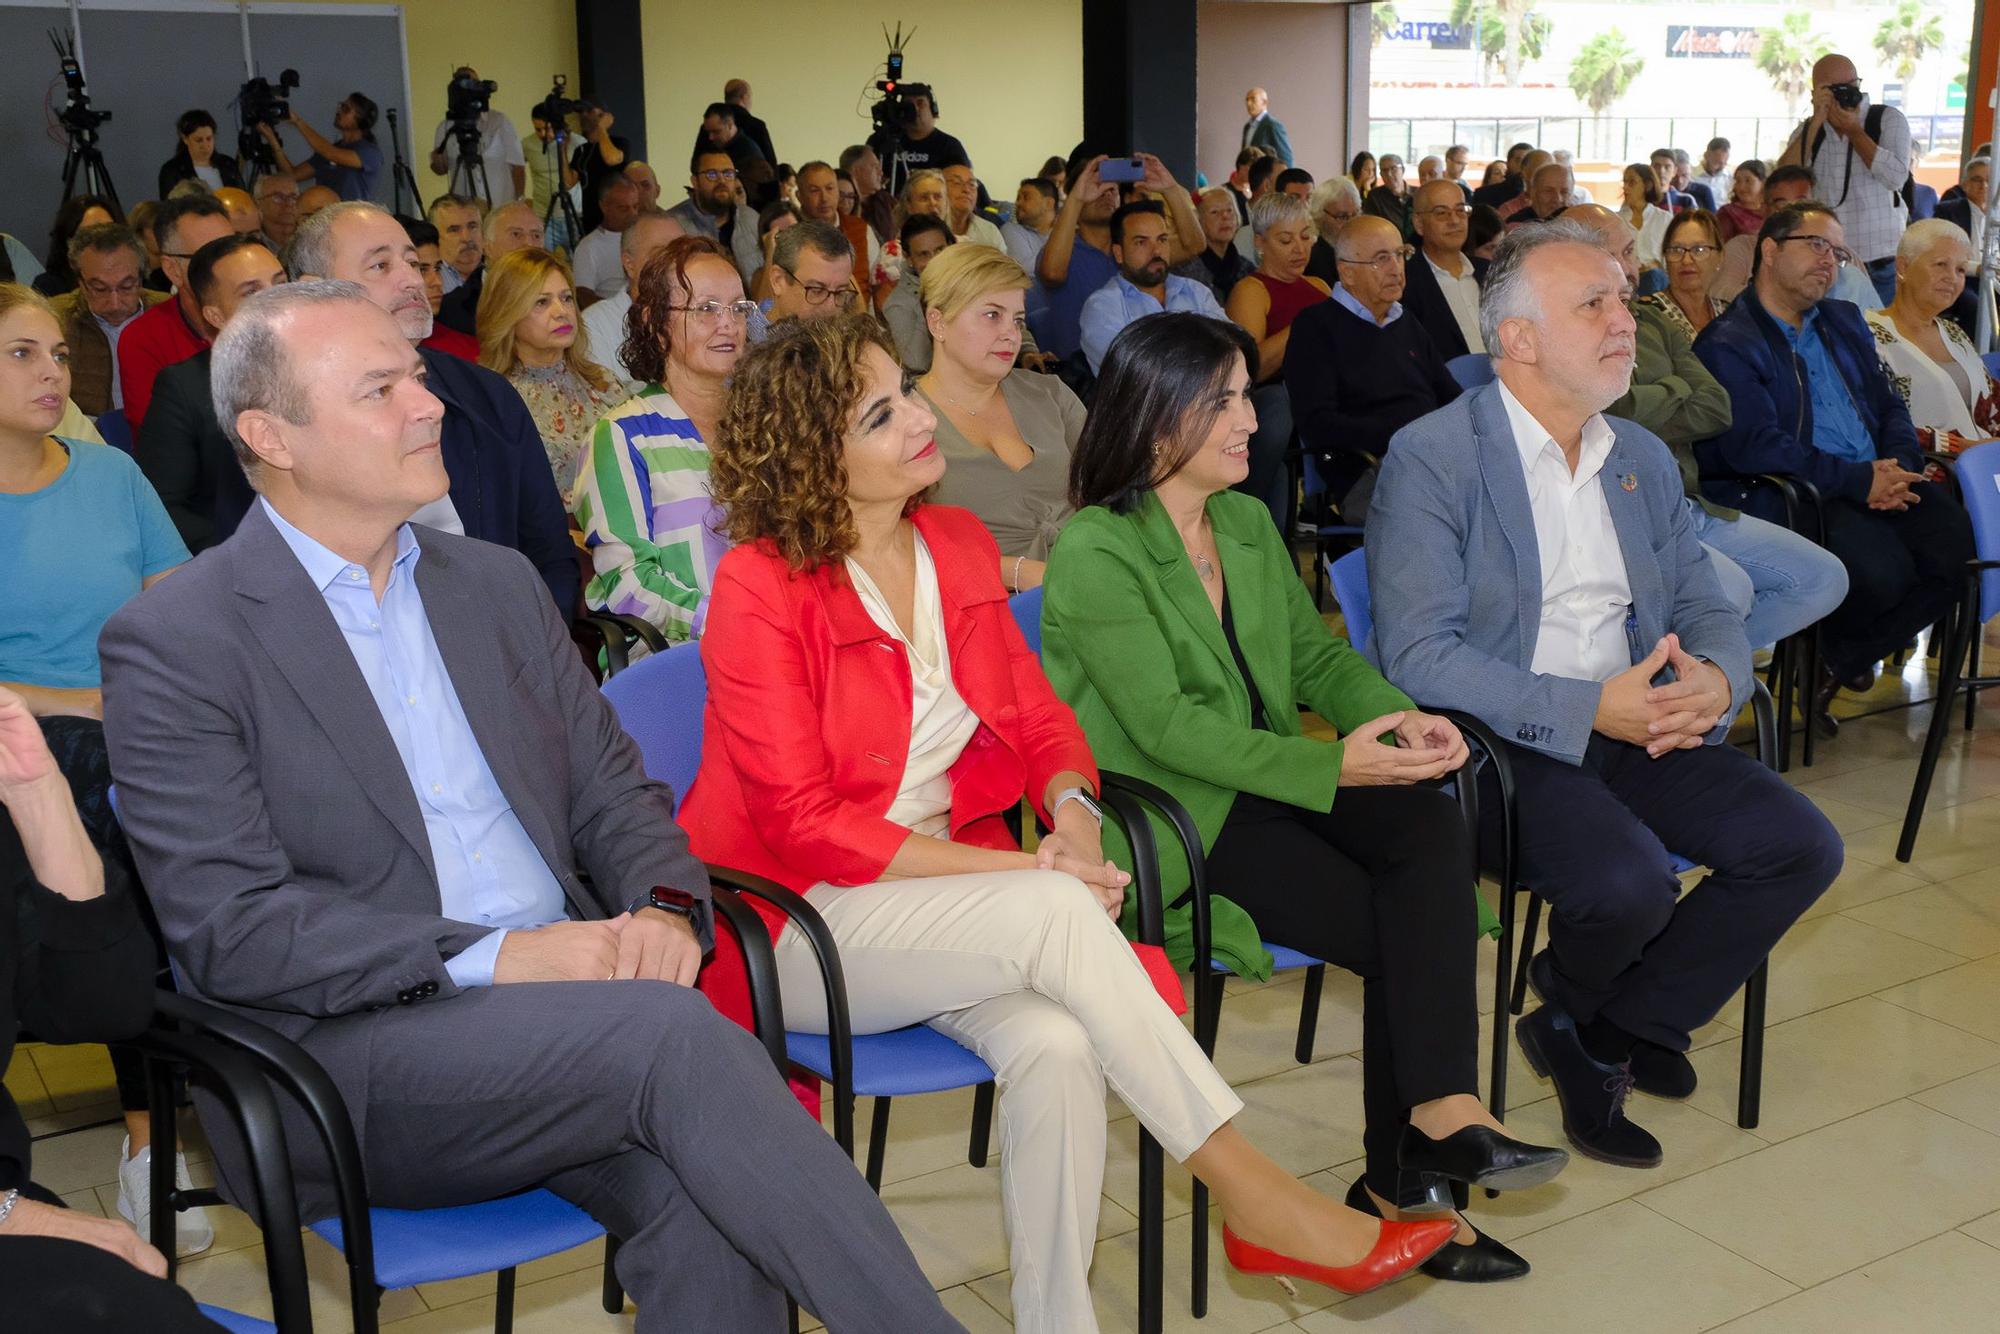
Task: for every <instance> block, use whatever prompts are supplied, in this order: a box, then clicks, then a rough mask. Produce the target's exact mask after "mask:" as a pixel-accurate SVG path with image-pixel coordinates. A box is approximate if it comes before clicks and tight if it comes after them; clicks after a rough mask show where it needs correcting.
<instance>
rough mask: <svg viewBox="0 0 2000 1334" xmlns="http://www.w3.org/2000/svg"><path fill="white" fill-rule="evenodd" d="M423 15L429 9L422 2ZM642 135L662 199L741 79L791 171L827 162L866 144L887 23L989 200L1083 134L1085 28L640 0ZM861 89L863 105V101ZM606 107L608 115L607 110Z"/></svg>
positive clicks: (1045, 4)
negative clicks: (698, 134) (726, 92)
mask: <svg viewBox="0 0 2000 1334" xmlns="http://www.w3.org/2000/svg"><path fill="white" fill-rule="evenodd" d="M418 3H419V4H420V5H428V4H431V3H434V0H418ZM641 13H642V15H643V18H642V24H641V26H642V31H643V36H644V39H645V43H646V47H645V52H646V137H647V142H648V147H649V151H650V152H651V154H652V156H653V158H654V159H655V161H656V163H657V164H658V168H659V174H660V178H661V180H663V181H665V182H667V185H668V188H667V191H666V195H667V197H668V199H673V198H677V197H678V195H677V192H676V191H675V189H674V182H675V181H676V180H677V179H678V173H679V172H680V171H683V170H685V167H686V163H687V158H686V154H687V151H688V148H689V146H690V145H691V144H692V143H693V142H694V136H695V131H696V130H697V129H699V128H700V124H701V110H702V108H703V107H705V106H707V105H708V104H709V103H710V102H713V101H718V100H720V98H721V97H722V85H723V82H724V81H725V80H727V79H729V78H731V77H740V78H744V79H748V80H749V81H750V86H751V88H752V90H753V94H754V100H753V101H752V104H751V110H752V111H754V112H755V113H756V114H757V115H758V116H759V117H760V118H762V119H763V120H764V121H765V122H766V123H767V124H768V125H769V126H770V127H771V141H772V144H773V145H774V146H775V147H776V148H777V150H778V154H779V156H780V157H782V158H783V159H784V160H785V161H787V162H789V163H791V164H792V165H793V166H797V165H799V164H800V163H802V162H807V161H810V160H811V159H813V158H825V159H826V160H827V161H829V162H831V161H833V160H834V159H835V158H836V157H837V156H838V154H839V153H840V150H841V149H843V148H845V147H847V146H848V145H849V144H854V143H859V142H861V141H862V140H863V139H865V138H867V137H868V129H869V121H868V106H869V104H870V103H872V102H873V101H874V100H875V97H876V93H875V88H874V83H875V80H876V79H878V78H880V77H881V65H882V58H883V56H884V55H885V54H886V52H887V50H888V44H887V43H886V42H884V41H883V40H882V25H883V23H884V22H885V21H886V22H887V23H888V25H889V28H890V30H891V31H893V30H894V29H895V26H896V18H897V16H898V14H899V13H900V15H901V17H902V19H903V23H904V32H905V35H906V36H907V34H908V32H909V22H910V20H911V19H912V18H914V19H915V20H916V22H917V30H916V36H915V38H914V40H911V41H909V42H907V43H906V45H905V48H904V52H903V55H904V60H905V64H904V68H903V77H904V78H905V79H907V80H910V81H912V82H916V83H928V84H930V85H932V87H934V88H935V89H936V90H937V95H938V100H939V101H940V102H941V103H943V107H944V114H943V115H942V116H941V117H940V118H939V120H938V128H939V129H943V130H949V131H950V132H951V133H952V134H955V135H957V136H958V137H959V138H960V139H961V140H963V141H964V143H965V147H966V151H967V152H968V153H970V154H971V155H972V161H973V165H974V166H975V167H976V168H977V169H978V171H979V174H980V176H981V177H982V178H983V179H984V180H985V181H986V183H987V187H988V188H989V189H990V190H991V191H992V192H993V193H994V194H995V195H997V196H999V197H1002V198H1008V199H1011V198H1012V197H1013V195H1014V182H1016V181H1018V180H1019V179H1020V178H1021V177H1023V176H1028V175H1032V174H1034V173H1035V172H1036V171H1038V170H1039V169H1040V168H1041V165H1042V161H1043V159H1045V158H1047V157H1048V156H1049V154H1051V153H1060V154H1067V153H1068V152H1069V151H1070V149H1071V148H1073V147H1075V146H1076V142H1077V140H1078V139H1080V138H1082V137H1083V18H1082V6H1081V5H1080V3H1079V0H1009V3H1006V4H999V5H995V4H986V3H976V2H975V0H942V3H931V4H927V5H911V6H903V7H901V8H900V9H899V7H898V6H896V5H892V4H881V3H877V4H855V3H853V0H737V3H736V4H733V5H728V6H723V7H718V6H716V5H715V4H713V3H692V2H691V0H646V4H645V7H644V9H643V10H642V11H641ZM864 88H866V90H867V96H866V97H865V98H864V97H862V95H861V94H862V90H863V89H864ZM614 110H615V108H614Z"/></svg>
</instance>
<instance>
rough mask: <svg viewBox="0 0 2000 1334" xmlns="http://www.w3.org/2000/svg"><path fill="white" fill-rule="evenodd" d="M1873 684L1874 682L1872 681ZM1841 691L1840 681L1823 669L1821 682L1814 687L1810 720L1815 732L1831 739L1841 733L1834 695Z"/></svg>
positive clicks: (1820, 677) (1820, 675)
mask: <svg viewBox="0 0 2000 1334" xmlns="http://www.w3.org/2000/svg"><path fill="white" fill-rule="evenodd" d="M1870 684H1871V685H1872V684H1873V682H1870ZM1839 693H1840V682H1838V681H1836V680H1834V679H1833V676H1832V675H1831V674H1830V673H1828V672H1826V671H1824V670H1822V671H1821V672H1820V674H1819V682H1818V684H1817V685H1816V686H1814V688H1813V697H1812V709H1811V713H1810V719H1809V721H1810V722H1811V724H1812V729H1813V731H1814V732H1816V733H1818V734H1819V735H1820V736H1821V737H1822V738H1825V739H1828V740H1831V739H1832V738H1833V737H1836V736H1838V735H1840V720H1839V719H1838V718H1836V717H1834V716H1833V697H1834V696H1835V695H1837V694H1839Z"/></svg>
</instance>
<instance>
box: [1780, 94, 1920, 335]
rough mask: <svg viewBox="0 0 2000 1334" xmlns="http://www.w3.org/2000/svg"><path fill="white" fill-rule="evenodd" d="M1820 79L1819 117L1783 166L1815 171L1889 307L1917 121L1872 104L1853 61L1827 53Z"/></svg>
mask: <svg viewBox="0 0 2000 1334" xmlns="http://www.w3.org/2000/svg"><path fill="white" fill-rule="evenodd" d="M1812 79H1813V109H1812V115H1811V116H1810V117H1808V118H1807V120H1806V122H1805V123H1804V124H1803V125H1801V126H1799V128H1798V131H1797V133H1795V134H1793V136H1792V140H1791V142H1790V143H1789V144H1787V145H1786V146H1785V151H1784V152H1783V153H1782V154H1780V155H1779V157H1778V165H1780V166H1788V165H1796V166H1801V167H1805V168H1807V169H1808V170H1810V171H1811V172H1812V174H1813V179H1814V180H1815V181H1817V182H1819V186H1818V189H1819V195H1820V198H1822V199H1824V200H1825V201H1826V202H1827V203H1828V204H1831V205H1832V206H1833V211H1834V215H1835V216H1836V217H1838V218H1839V219H1840V228H1841V231H1842V233H1843V234H1844V235H1845V237H1846V241H1847V248H1848V249H1849V250H1851V251H1853V252H1854V254H1855V255H1856V256H1857V257H1858V258H1859V259H1861V260H1862V261H1863V262H1864V263H1866V264H1867V266H1868V277H1869V280H1870V281H1871V282H1873V283H1874V284H1875V290H1876V292H1877V293H1878V294H1879V295H1880V296H1881V298H1882V304H1883V305H1885V306H1886V305H1888V304H1889V303H1891V302H1892V301H1894V300H1895V299H1896V243H1897V242H1898V241H1900V240H1901V239H1902V237H1903V228H1904V227H1906V226H1907V225H1908V224H1909V220H1910V215H1909V209H1908V207H1907V206H1906V205H1905V203H1904V201H1903V187H1904V185H1905V183H1906V182H1908V180H1909V179H1910V164H1911V161H1912V158H1913V156H1914V155H1913V153H1912V151H1911V145H1910V123H1909V121H1907V120H1905V119H1904V118H1903V113H1902V112H1900V111H1898V110H1896V108H1894V107H1886V106H1871V105H1870V104H1869V100H1868V94H1866V93H1864V92H1862V91H1861V79H1860V76H1859V75H1857V74H1856V73H1855V70H1854V62H1853V61H1852V60H1849V59H1848V58H1847V57H1846V56H1842V55H1831V56H1822V57H1821V58H1820V61H1819V63H1818V64H1816V65H1814V66H1813V71H1812Z"/></svg>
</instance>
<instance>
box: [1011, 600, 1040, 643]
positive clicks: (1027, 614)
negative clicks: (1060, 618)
mask: <svg viewBox="0 0 2000 1334" xmlns="http://www.w3.org/2000/svg"><path fill="white" fill-rule="evenodd" d="M1007 609H1008V610H1009V611H1011V612H1013V613H1014V624H1016V625H1018V626H1020V627H1021V638H1023V639H1025V640H1027V641H1028V647H1029V648H1031V649H1033V650H1034V651H1035V656H1036V657H1038V658H1039V657H1041V656H1042V590H1041V589H1039V588H1031V589H1029V590H1028V591H1027V592H1025V593H1016V594H1015V595H1014V596H1013V597H1010V598H1008V599H1007Z"/></svg>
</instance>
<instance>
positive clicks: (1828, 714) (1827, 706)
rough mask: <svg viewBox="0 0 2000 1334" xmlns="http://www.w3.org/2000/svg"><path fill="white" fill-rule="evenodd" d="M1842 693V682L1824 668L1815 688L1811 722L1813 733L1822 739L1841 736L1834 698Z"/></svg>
mask: <svg viewBox="0 0 2000 1334" xmlns="http://www.w3.org/2000/svg"><path fill="white" fill-rule="evenodd" d="M1839 693H1840V682H1838V681H1836V680H1834V679H1833V674H1832V673H1831V672H1828V671H1826V670H1825V669H1824V668H1822V669H1821V670H1820V674H1819V681H1818V683H1817V684H1816V685H1814V687H1813V697H1812V711H1811V716H1810V722H1811V723H1812V728H1813V731H1815V732H1817V733H1818V734H1819V735H1820V736H1821V737H1824V738H1829V739H1830V738H1832V737H1835V736H1838V735H1839V734H1840V720H1839V719H1838V718H1836V717H1834V716H1833V697H1834V696H1835V695H1837V694H1839Z"/></svg>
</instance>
